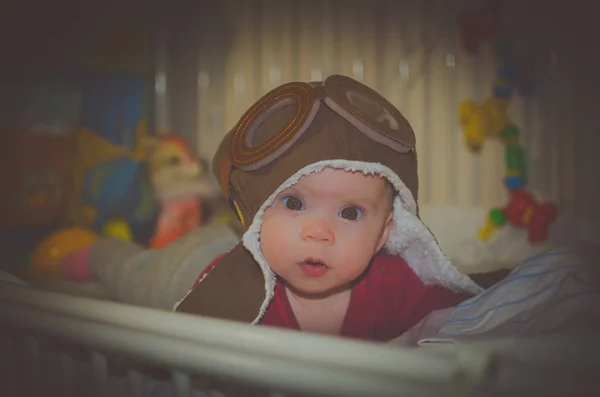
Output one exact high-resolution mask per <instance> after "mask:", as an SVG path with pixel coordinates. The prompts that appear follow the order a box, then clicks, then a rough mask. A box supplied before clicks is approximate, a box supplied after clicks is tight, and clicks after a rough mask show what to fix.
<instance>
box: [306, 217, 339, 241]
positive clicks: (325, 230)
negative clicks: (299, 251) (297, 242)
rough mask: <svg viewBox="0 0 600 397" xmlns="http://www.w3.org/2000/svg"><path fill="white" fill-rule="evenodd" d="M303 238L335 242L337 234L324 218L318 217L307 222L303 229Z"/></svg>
mask: <svg viewBox="0 0 600 397" xmlns="http://www.w3.org/2000/svg"><path fill="white" fill-rule="evenodd" d="M302 239H303V240H305V241H317V242H328V243H333V242H334V241H335V235H334V234H333V231H332V230H331V228H330V227H329V225H327V222H325V221H324V220H322V219H316V220H313V221H311V222H310V223H309V224H307V225H306V226H305V227H304V229H303V230H302Z"/></svg>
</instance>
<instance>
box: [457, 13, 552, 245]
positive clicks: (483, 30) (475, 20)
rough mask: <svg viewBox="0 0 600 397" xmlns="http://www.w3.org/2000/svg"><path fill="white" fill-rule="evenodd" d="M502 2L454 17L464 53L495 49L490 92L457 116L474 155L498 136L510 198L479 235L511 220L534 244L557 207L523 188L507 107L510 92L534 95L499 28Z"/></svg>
mask: <svg viewBox="0 0 600 397" xmlns="http://www.w3.org/2000/svg"><path fill="white" fill-rule="evenodd" d="M501 5H502V3H501V2H494V3H492V4H490V5H488V6H486V7H484V8H483V9H481V10H480V11H478V12H475V13H473V14H470V15H462V16H461V18H460V21H459V24H460V29H461V34H462V37H463V44H464V46H465V50H466V51H467V52H469V53H472V54H474V53H476V52H477V49H478V47H479V45H480V44H481V42H483V41H489V42H490V43H491V44H492V45H493V46H494V50H495V54H496V57H497V61H498V73H497V76H496V78H495V80H494V86H493V90H492V93H493V96H492V97H488V98H486V100H485V101H484V102H483V103H482V104H481V105H477V104H476V103H475V102H473V101H471V100H467V101H463V102H462V103H461V104H460V106H459V109H458V117H459V121H460V124H461V126H462V129H463V137H464V140H465V143H466V145H467V147H468V148H469V149H470V150H471V152H473V153H479V152H481V150H482V147H483V145H484V142H485V141H486V139H489V138H499V139H500V140H501V141H502V143H503V144H504V164H505V170H506V171H505V176H504V186H505V187H506V188H507V189H508V191H509V195H510V201H509V203H508V204H507V205H506V207H504V208H502V209H500V208H494V209H492V210H491V211H490V212H489V214H488V216H487V219H486V223H485V225H484V227H483V228H482V229H481V230H480V231H479V238H480V239H482V240H486V239H487V238H489V237H490V235H491V234H492V233H493V232H494V231H495V230H497V229H499V228H501V227H503V226H505V225H506V224H510V225H512V226H513V227H526V228H528V230H529V241H530V242H531V243H538V242H541V241H543V240H544V239H545V238H546V237H547V235H548V228H549V226H550V224H551V223H552V221H554V219H555V218H556V213H557V209H556V206H555V205H554V204H552V203H544V204H539V203H537V201H536V200H535V198H534V197H533V196H532V195H531V193H529V192H527V191H526V190H525V188H526V186H527V173H526V160H525V150H524V149H523V147H522V146H521V144H520V140H519V137H520V131H519V129H518V128H517V126H516V125H515V124H514V123H513V122H511V120H510V118H509V116H508V113H507V109H508V101H509V100H510V98H511V96H512V93H513V91H515V90H516V91H517V92H518V93H519V94H520V95H521V96H526V95H531V94H532V93H533V83H532V80H531V76H532V65H531V63H529V62H523V61H522V60H520V59H518V58H517V57H516V55H515V54H514V53H513V51H512V43H511V41H510V40H509V39H508V36H507V35H506V34H505V33H504V31H503V29H502V24H501V21H500V11H501V9H500V7H501Z"/></svg>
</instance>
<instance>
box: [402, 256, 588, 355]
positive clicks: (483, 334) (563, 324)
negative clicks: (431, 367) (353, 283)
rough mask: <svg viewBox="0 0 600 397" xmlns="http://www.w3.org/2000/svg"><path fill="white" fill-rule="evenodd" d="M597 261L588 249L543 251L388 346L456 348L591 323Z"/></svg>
mask: <svg viewBox="0 0 600 397" xmlns="http://www.w3.org/2000/svg"><path fill="white" fill-rule="evenodd" d="M598 259H600V256H599V255H598V252H593V250H592V249H590V247H589V246H585V247H584V246H581V245H580V246H569V247H561V248H556V249H553V250H550V251H547V252H544V253H542V254H540V255H537V256H535V257H532V258H530V259H527V260H525V261H523V262H522V263H521V264H519V265H518V266H517V267H515V269H513V271H512V272H511V273H510V274H509V276H507V277H506V278H505V279H504V280H502V281H501V282H499V283H498V284H496V285H494V286H493V287H491V288H489V289H488V290H486V291H484V292H483V293H481V294H479V295H477V296H475V297H473V298H471V299H469V300H467V301H465V302H463V303H461V304H460V305H458V306H457V307H455V308H450V309H445V310H439V311H436V312H433V313H431V314H430V315H429V316H427V317H426V318H425V319H423V320H422V321H421V322H420V323H419V324H417V325H416V326H415V327H414V328H412V329H411V330H410V331H408V332H407V333H405V334H404V335H402V336H401V337H399V338H397V339H395V340H394V341H393V343H397V344H402V345H415V344H416V345H419V346H424V345H428V344H435V343H460V342H462V341H473V340H481V339H494V338H502V337H507V336H531V335H540V334H545V333H549V332H555V331H559V330H562V329H566V328H570V327H576V326H581V325H582V324H584V323H585V324H590V323H591V322H590V321H589V320H590V319H591V318H593V317H598V313H600V289H599V285H598V274H597V271H598V268H597V267H596V268H595V267H593V266H594V265H595V264H596V263H597V261H598ZM594 325H596V326H597V325H598V324H597V322H596V324H594Z"/></svg>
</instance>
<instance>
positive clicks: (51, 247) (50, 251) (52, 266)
mask: <svg viewBox="0 0 600 397" xmlns="http://www.w3.org/2000/svg"><path fill="white" fill-rule="evenodd" d="M99 239H100V236H99V235H98V234H97V233H95V232H93V231H92V230H90V229H87V228H82V227H67V228H63V229H61V230H59V231H57V232H54V233H52V234H51V235H49V236H48V237H46V238H45V239H44V240H42V242H40V243H39V244H38V246H37V247H36V248H35V250H34V251H33V254H32V255H31V263H30V264H29V266H27V267H26V268H25V269H24V270H23V271H22V272H20V273H19V276H20V277H23V278H47V279H60V278H70V277H69V273H70V271H68V270H67V271H65V269H64V260H65V259H66V258H68V257H69V256H70V255H72V254H75V253H77V252H82V251H83V250H84V249H86V248H88V247H91V246H92V245H93V244H94V243H96V242H97V241H98V240H99ZM76 272H77V271H76Z"/></svg>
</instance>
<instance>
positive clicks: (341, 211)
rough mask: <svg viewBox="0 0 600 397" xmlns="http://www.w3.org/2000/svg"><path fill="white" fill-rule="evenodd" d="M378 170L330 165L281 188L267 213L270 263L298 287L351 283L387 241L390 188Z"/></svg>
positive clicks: (264, 237)
mask: <svg viewBox="0 0 600 397" xmlns="http://www.w3.org/2000/svg"><path fill="white" fill-rule="evenodd" d="M391 191H392V190H391V187H390V186H389V185H388V183H387V181H386V180H385V179H384V178H382V177H379V176H378V175H369V176H367V175H364V174H363V173H362V172H346V171H343V170H335V169H331V168H326V169H325V170H323V171H321V172H319V173H317V174H312V175H308V176H305V177H303V178H302V179H300V181H299V182H298V183H297V184H295V185H294V186H292V187H290V188H289V189H286V190H285V191H283V192H282V193H280V194H279V195H278V196H277V198H276V199H275V202H274V203H273V204H272V205H271V206H270V207H269V208H267V210H266V211H265V213H264V215H263V223H262V228H261V232H260V239H261V248H262V251H263V254H264V256H265V258H266V259H267V262H268V263H269V265H270V266H271V268H272V269H273V271H274V272H275V273H277V274H278V275H279V276H280V277H281V278H282V279H284V280H285V281H286V283H287V284H288V285H289V286H290V287H292V288H293V289H294V290H295V291H296V292H298V293H302V294H304V295H307V296H315V297H316V296H320V295H323V294H328V293H332V292H335V291H337V290H342V289H344V288H347V287H348V286H349V284H350V283H352V282H353V281H354V280H356V279H357V278H358V277H359V276H360V275H361V274H362V273H363V272H364V271H365V269H366V268H367V267H368V265H369V263H370V261H371V258H372V257H373V255H374V254H375V253H376V252H377V251H379V249H381V247H382V246H383V245H384V244H385V242H386V241H387V237H388V234H389V231H390V228H391V224H392V214H393V210H392V193H391Z"/></svg>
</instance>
